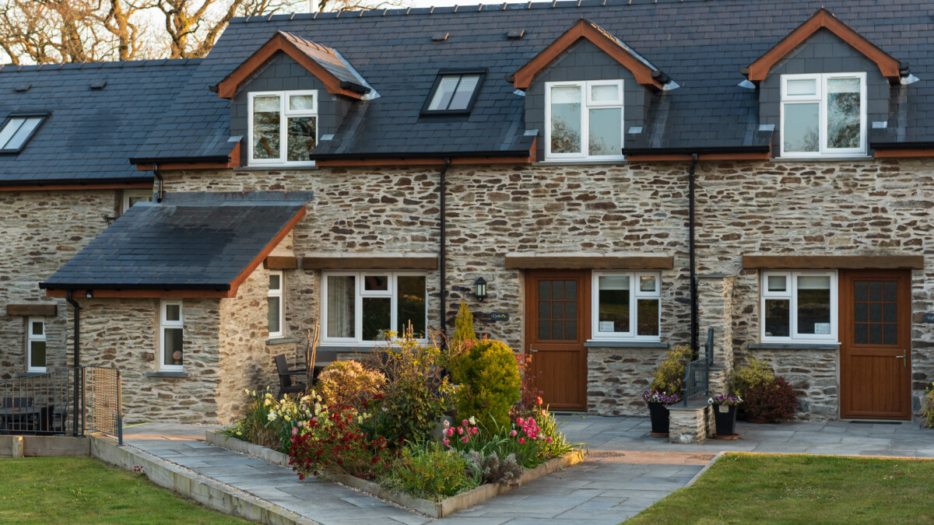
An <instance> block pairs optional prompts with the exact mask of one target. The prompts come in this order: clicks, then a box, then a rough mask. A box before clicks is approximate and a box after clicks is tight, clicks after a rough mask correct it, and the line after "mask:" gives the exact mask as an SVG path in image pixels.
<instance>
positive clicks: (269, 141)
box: [247, 90, 318, 166]
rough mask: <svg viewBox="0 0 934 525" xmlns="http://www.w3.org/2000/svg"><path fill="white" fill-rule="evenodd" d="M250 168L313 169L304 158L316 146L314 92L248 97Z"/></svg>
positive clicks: (277, 92) (278, 93)
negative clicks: (291, 167)
mask: <svg viewBox="0 0 934 525" xmlns="http://www.w3.org/2000/svg"><path fill="white" fill-rule="evenodd" d="M248 105H249V116H248V117H247V118H248V121H249V124H248V127H249V134H250V147H249V156H248V158H249V163H250V164H251V165H257V166H262V165H283V164H288V165H295V166H302V165H304V166H314V164H315V163H314V162H313V161H311V160H309V158H308V156H309V155H310V154H311V152H312V151H314V149H315V145H316V144H317V143H318V91H317V90H310V91H264V92H257V93H250V94H249V104H248Z"/></svg>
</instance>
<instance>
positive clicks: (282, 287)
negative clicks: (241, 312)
mask: <svg viewBox="0 0 934 525" xmlns="http://www.w3.org/2000/svg"><path fill="white" fill-rule="evenodd" d="M273 275H278V276H279V289H278V290H273V289H272V288H271V287H270V288H269V289H268V290H267V292H266V296H267V297H275V298H277V299H278V300H279V331H278V332H273V331H272V330H269V337H270V338H277V337H283V336H284V334H285V301H284V300H283V299H282V298H283V297H284V295H285V274H284V273H282V272H281V271H271V272H269V276H270V277H272V276H273ZM267 321H268V320H267Z"/></svg>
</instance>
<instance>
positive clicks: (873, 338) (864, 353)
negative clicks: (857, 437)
mask: <svg viewBox="0 0 934 525" xmlns="http://www.w3.org/2000/svg"><path fill="white" fill-rule="evenodd" d="M840 342H841V346H840V384H841V396H840V397H841V399H840V401H841V415H842V417H844V418H866V419H909V420H910V419H911V273H910V272H905V271H852V272H844V273H842V274H841V287H840Z"/></svg>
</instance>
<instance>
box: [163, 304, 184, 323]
mask: <svg viewBox="0 0 934 525" xmlns="http://www.w3.org/2000/svg"><path fill="white" fill-rule="evenodd" d="M181 319H182V307H181V305H178V304H167V305H165V320H166V321H180V320H181Z"/></svg>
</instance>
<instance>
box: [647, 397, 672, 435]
mask: <svg viewBox="0 0 934 525" xmlns="http://www.w3.org/2000/svg"><path fill="white" fill-rule="evenodd" d="M649 415H650V416H651V417H652V435H653V436H655V437H665V436H667V435H668V428H669V426H668V407H666V406H665V403H649Z"/></svg>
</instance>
